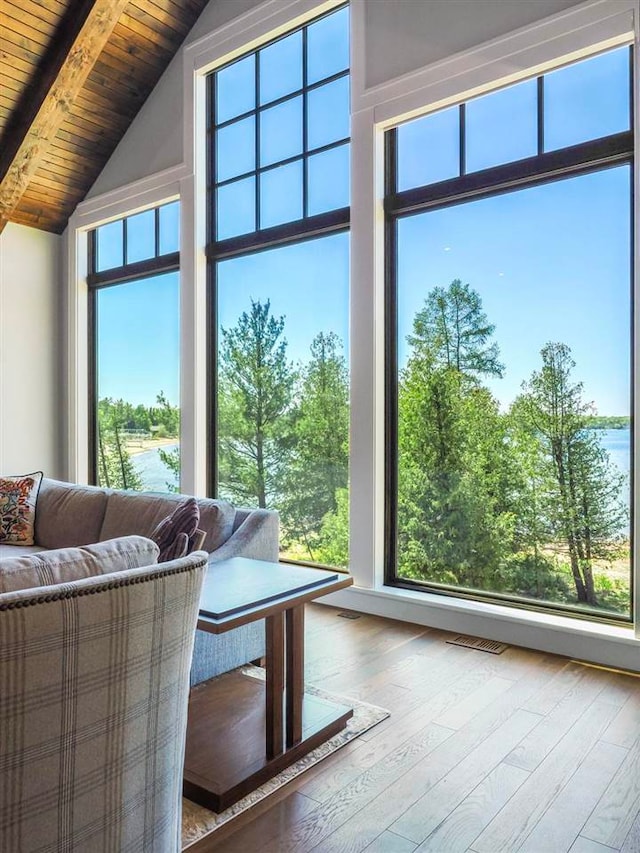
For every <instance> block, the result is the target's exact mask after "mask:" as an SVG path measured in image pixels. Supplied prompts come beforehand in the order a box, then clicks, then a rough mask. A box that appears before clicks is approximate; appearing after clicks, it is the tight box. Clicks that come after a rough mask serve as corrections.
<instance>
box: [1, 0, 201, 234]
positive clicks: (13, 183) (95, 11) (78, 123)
mask: <svg viewBox="0 0 640 853" xmlns="http://www.w3.org/2000/svg"><path fill="white" fill-rule="evenodd" d="M207 2H208V0H0V232H1V231H2V229H3V228H4V226H5V224H6V223H7V222H16V223H19V224H22V225H30V226H32V227H34V228H39V229H42V230H44V231H52V232H55V233H61V232H62V231H63V230H64V228H65V226H66V224H67V220H68V219H69V216H70V215H71V214H72V213H73V210H74V209H75V207H76V205H77V204H78V202H79V201H81V200H82V199H83V198H84V196H85V194H86V193H87V191H88V190H89V188H90V187H91V185H92V184H93V182H94V181H95V179H96V178H97V176H98V175H99V174H100V172H101V170H102V168H103V166H104V165H105V163H106V162H107V160H108V159H109V156H110V155H111V153H112V151H113V150H114V148H115V147H116V145H117V144H118V142H119V141H120V139H121V138H122V136H123V135H124V133H125V131H126V130H127V128H128V127H129V125H130V124H131V122H132V120H133V119H134V117H135V116H136V114H137V112H138V110H139V109H140V107H141V106H142V104H143V103H144V101H145V100H146V98H147V96H148V95H149V93H150V92H151V90H152V89H153V87H154V86H155V84H156V82H157V81H158V79H159V78H160V76H161V74H162V72H163V71H164V70H165V68H166V67H167V65H168V64H169V62H170V60H171V58H172V57H173V55H174V54H175V53H176V51H177V49H178V47H179V46H180V44H181V43H182V41H183V40H184V37H185V36H186V34H187V33H188V32H189V30H190V29H191V27H192V26H193V24H194V22H195V20H196V18H197V17H198V15H199V14H200V12H201V11H202V9H203V8H204V7H205V6H206V4H207ZM168 120H170V119H169V117H168Z"/></svg>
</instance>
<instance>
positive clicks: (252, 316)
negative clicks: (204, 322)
mask: <svg viewBox="0 0 640 853" xmlns="http://www.w3.org/2000/svg"><path fill="white" fill-rule="evenodd" d="M283 331H284V317H279V318H275V317H273V316H272V315H271V305H270V303H269V302H268V301H267V302H266V303H265V304H264V305H263V304H262V303H260V302H254V301H253V300H252V301H251V309H250V311H249V312H246V311H243V312H242V314H241V315H240V318H239V320H238V322H237V324H236V325H235V326H234V328H233V329H222V330H221V343H220V351H219V371H218V436H219V440H218V466H219V486H220V492H221V494H223V495H225V496H227V497H229V498H230V499H231V500H232V501H234V502H236V503H242V504H245V505H248V506H258V507H266V506H274V505H276V506H277V505H278V502H279V501H278V498H279V496H280V493H281V489H282V480H283V476H284V472H285V471H286V465H287V459H288V457H289V455H290V449H291V445H292V441H293V426H294V417H293V395H294V387H295V382H296V372H295V370H294V368H293V365H292V364H291V363H290V362H289V361H288V359H287V340H286V338H285V337H284V335H283Z"/></svg>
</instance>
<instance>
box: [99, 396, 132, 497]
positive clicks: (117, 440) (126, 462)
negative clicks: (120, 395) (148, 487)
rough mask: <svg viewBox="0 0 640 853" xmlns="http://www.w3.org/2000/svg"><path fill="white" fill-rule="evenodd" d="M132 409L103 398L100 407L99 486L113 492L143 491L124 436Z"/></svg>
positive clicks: (123, 403) (127, 404) (126, 405)
mask: <svg viewBox="0 0 640 853" xmlns="http://www.w3.org/2000/svg"><path fill="white" fill-rule="evenodd" d="M131 409H132V406H131V404H130V403H125V402H124V400H117V401H114V400H112V399H111V398H106V397H105V398H104V399H102V400H100V401H99V403H98V430H97V432H98V435H97V439H98V484H99V485H101V486H106V487H107V488H112V489H136V490H138V489H142V488H143V484H142V479H141V477H140V475H139V474H138V472H137V471H136V469H135V467H134V465H133V462H132V461H131V457H130V455H129V452H128V451H127V448H126V446H125V443H124V438H123V436H122V432H123V430H124V429H125V428H126V425H127V423H128V420H129V417H130V411H131Z"/></svg>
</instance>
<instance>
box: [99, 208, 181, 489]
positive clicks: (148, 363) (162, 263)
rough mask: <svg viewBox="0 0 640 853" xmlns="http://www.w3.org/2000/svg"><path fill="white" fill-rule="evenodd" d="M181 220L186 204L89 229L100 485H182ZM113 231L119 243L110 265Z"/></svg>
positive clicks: (113, 486)
mask: <svg viewBox="0 0 640 853" xmlns="http://www.w3.org/2000/svg"><path fill="white" fill-rule="evenodd" d="M179 221H180V205H179V202H171V203H170V204H166V205H163V206H161V207H159V208H154V209H152V210H147V211H144V212H143V213H139V214H133V215H132V216H129V217H127V218H126V219H121V220H118V221H117V222H114V223H110V224H109V225H108V226H101V228H98V229H96V230H95V231H94V232H92V234H91V235H90V237H91V239H90V242H91V244H92V245H93V251H92V252H91V253H90V258H89V269H90V272H89V276H88V284H89V291H90V304H91V316H92V318H93V319H92V336H93V363H94V370H93V371H92V379H91V382H92V398H93V400H94V401H95V405H94V407H93V411H92V412H91V418H92V435H93V441H92V444H93V468H94V480H95V482H96V483H98V484H99V485H101V486H106V487H110V488H120V489H136V490H137V489H145V490H153V491H167V490H169V491H178V490H179V480H180V408H179V404H180V383H179V375H180V304H179V303H180V278H179V271H178V270H179V258H178V254H177V250H178V246H179V236H180V235H179ZM103 229H108V230H106V231H105V230H103ZM105 233H106V234H107V237H108V239H110V240H112V241H113V243H115V242H116V239H115V238H116V237H117V238H118V241H119V247H120V248H119V252H120V254H116V255H112V260H113V261H114V263H112V265H111V266H110V268H109V269H106V270H104V269H101V268H100V264H99V258H100V251H101V248H102V250H103V253H104V246H105V245H107V246H108V245H109V244H108V243H106V238H105V236H104V235H105ZM125 246H126V252H124V248H125ZM122 254H126V259H127V263H126V264H123V263H122V261H123V258H122ZM103 261H104V255H103Z"/></svg>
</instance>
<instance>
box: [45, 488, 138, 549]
mask: <svg viewBox="0 0 640 853" xmlns="http://www.w3.org/2000/svg"><path fill="white" fill-rule="evenodd" d="M107 494H108V493H107V492H106V491H105V490H104V489H100V488H98V487H96V486H76V485H73V484H72V483H62V482H60V481H58V480H49V479H47V478H45V479H44V480H43V481H42V487H41V489H40V494H39V495H38V512H37V515H36V542H37V543H38V545H42V547H43V548H69V547H72V546H75V545H90V544H91V543H92V542H98V541H99V540H100V539H102V538H107V537H102V536H100V531H101V529H102V522H103V520H104V514H105V510H106V508H107ZM134 532H136V531H134ZM108 538H113V537H108Z"/></svg>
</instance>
